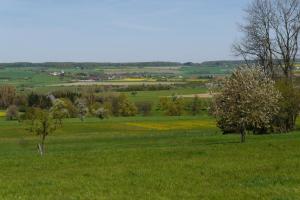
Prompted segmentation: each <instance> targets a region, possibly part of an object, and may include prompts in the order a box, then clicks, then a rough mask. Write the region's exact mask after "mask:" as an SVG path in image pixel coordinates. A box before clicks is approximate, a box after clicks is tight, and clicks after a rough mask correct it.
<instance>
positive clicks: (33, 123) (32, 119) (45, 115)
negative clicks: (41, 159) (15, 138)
mask: <svg viewBox="0 0 300 200" xmlns="http://www.w3.org/2000/svg"><path fill="white" fill-rule="evenodd" d="M27 117H28V118H27V123H28V128H27V130H28V131H29V132H30V133H33V134H35V135H37V136H39V137H40V141H41V143H40V144H38V150H39V152H40V154H41V155H43V154H44V152H45V146H44V145H45V139H46V137H47V136H48V135H49V134H51V133H53V132H54V131H55V130H56V128H57V126H56V124H55V122H54V119H53V116H52V114H51V113H49V112H48V111H47V110H42V109H40V108H32V109H30V111H29V113H28V115H27Z"/></svg>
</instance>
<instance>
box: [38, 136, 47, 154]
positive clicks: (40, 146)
mask: <svg viewBox="0 0 300 200" xmlns="http://www.w3.org/2000/svg"><path fill="white" fill-rule="evenodd" d="M45 138H46V137H45V136H44V135H43V136H42V138H41V143H40V144H38V151H39V153H40V154H41V156H43V155H44V153H45Z"/></svg>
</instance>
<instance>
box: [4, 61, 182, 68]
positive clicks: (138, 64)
mask: <svg viewBox="0 0 300 200" xmlns="http://www.w3.org/2000/svg"><path fill="white" fill-rule="evenodd" d="M170 66H173V67H174V66H182V63H178V62H135V63H96V62H78V63H77V62H46V63H29V62H18V63H0V67H56V68H68V67H70V68H72V67H80V68H94V67H170Z"/></svg>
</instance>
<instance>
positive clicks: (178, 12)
mask: <svg viewBox="0 0 300 200" xmlns="http://www.w3.org/2000/svg"><path fill="white" fill-rule="evenodd" d="M249 1H250V0H226V1H225V0H0V62H50V61H51V62H54V61H55V62H64V61H74V62H140V61H145V62H146V61H176V62H203V61H209V60H228V59H237V58H236V57H234V56H233V53H232V51H231V46H232V43H233V42H234V41H236V40H237V39H238V38H239V35H240V33H239V31H238V23H240V22H242V20H243V14H244V13H243V9H244V8H245V7H246V6H247V5H248V3H249Z"/></svg>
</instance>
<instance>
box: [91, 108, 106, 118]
mask: <svg viewBox="0 0 300 200" xmlns="http://www.w3.org/2000/svg"><path fill="white" fill-rule="evenodd" d="M94 114H95V115H96V116H97V117H98V118H99V119H105V118H108V116H109V113H108V110H106V109H105V108H103V107H100V108H98V109H97V110H95V111H94Z"/></svg>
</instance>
